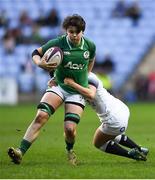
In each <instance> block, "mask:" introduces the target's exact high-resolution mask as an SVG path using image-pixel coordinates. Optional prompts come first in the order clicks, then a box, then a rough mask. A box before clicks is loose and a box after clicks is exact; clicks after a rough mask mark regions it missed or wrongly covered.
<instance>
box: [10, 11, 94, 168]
mask: <svg viewBox="0 0 155 180" xmlns="http://www.w3.org/2000/svg"><path fill="white" fill-rule="evenodd" d="M63 28H64V30H65V31H66V34H65V35H63V36H60V37H58V38H56V39H52V40H50V41H48V42H47V43H46V44H45V45H43V46H42V47H40V48H38V49H36V50H34V52H33V53H32V59H33V61H34V63H35V64H36V65H37V66H39V67H41V68H43V69H45V70H47V71H49V72H51V71H52V70H54V69H55V67H54V66H53V65H51V64H48V63H47V62H46V60H45V59H44V58H42V56H43V55H44V53H45V52H46V50H47V49H49V48H50V47H53V46H57V47H60V48H61V50H62V51H63V60H62V63H61V64H60V65H59V67H58V68H57V69H56V70H55V73H54V74H55V81H56V82H57V84H58V85H57V86H53V87H51V88H49V89H47V90H46V93H45V94H44V95H43V97H42V99H41V101H40V103H39V105H38V111H37V114H36V117H35V118H34V120H33V121H32V123H31V124H30V126H29V127H28V129H27V131H26V133H25V135H24V137H23V139H22V141H21V144H20V146H19V148H13V147H10V148H9V149H8V155H9V156H10V158H11V160H12V161H13V162H14V163H15V164H20V163H21V160H22V157H23V155H24V154H25V153H26V151H27V150H28V149H29V147H30V146H31V144H32V143H33V142H34V141H35V139H36V138H37V137H38V135H39V132H40V129H41V128H42V127H43V125H44V124H45V123H46V122H47V121H48V119H49V118H50V116H51V115H52V114H53V113H54V112H55V110H56V109H57V108H58V107H59V106H60V105H61V104H62V103H63V102H64V106H65V117H64V134H65V142H66V149H67V155H68V160H69V162H70V163H71V164H73V165H76V163H77V158H76V154H75V152H74V151H73V146H74V143H75V136H76V126H77V124H78V123H79V121H80V117H81V115H82V112H83V109H84V106H85V100H84V98H83V96H82V95H81V94H80V93H79V92H78V91H76V90H75V89H74V88H72V87H70V86H68V85H66V84H64V79H65V78H66V77H68V78H72V79H74V81H75V82H77V83H78V84H80V85H81V86H83V87H88V72H90V71H91V70H92V68H93V65H94V59H95V51H96V47H95V45H94V43H93V42H91V41H90V40H88V39H87V38H85V37H84V36H83V33H84V31H85V21H84V19H83V18H82V17H81V16H79V15H76V14H75V15H72V16H68V17H66V18H65V19H64V21H63Z"/></svg>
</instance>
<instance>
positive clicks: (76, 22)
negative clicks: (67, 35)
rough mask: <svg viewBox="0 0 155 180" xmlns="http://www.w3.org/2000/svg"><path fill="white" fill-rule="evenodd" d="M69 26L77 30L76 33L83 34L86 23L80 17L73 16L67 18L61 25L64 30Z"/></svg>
mask: <svg viewBox="0 0 155 180" xmlns="http://www.w3.org/2000/svg"><path fill="white" fill-rule="evenodd" d="M69 26H75V27H76V28H77V32H80V31H83V32H84V31H85V26H86V22H85V20H84V19H83V18H82V17H81V16H80V15H78V14H73V15H72V16H67V17H66V18H65V19H64V21H63V23H62V27H63V28H64V29H65V30H67V29H68V27H69Z"/></svg>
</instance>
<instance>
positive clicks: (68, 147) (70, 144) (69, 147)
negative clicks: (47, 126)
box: [65, 140, 74, 151]
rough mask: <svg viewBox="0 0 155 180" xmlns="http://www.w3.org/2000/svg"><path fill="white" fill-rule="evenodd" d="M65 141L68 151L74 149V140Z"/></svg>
mask: <svg viewBox="0 0 155 180" xmlns="http://www.w3.org/2000/svg"><path fill="white" fill-rule="evenodd" d="M65 142H66V149H67V151H70V150H71V149H73V146H74V142H73V143H69V142H67V140H65Z"/></svg>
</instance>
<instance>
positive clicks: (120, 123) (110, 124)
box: [98, 105, 130, 136]
mask: <svg viewBox="0 0 155 180" xmlns="http://www.w3.org/2000/svg"><path fill="white" fill-rule="evenodd" d="M129 115H130V112H129V109H128V107H127V106H126V105H124V106H122V108H120V111H119V112H118V113H116V112H115V113H110V112H109V114H104V115H101V114H100V115H98V116H99V118H100V120H101V119H102V120H101V121H102V124H101V125H100V127H99V129H100V130H101V131H102V132H103V133H104V134H109V135H116V136H117V135H119V134H122V133H124V132H125V131H126V129H127V126H128V120H129ZM104 116H106V117H104Z"/></svg>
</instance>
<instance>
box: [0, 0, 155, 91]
mask: <svg viewBox="0 0 155 180" xmlns="http://www.w3.org/2000/svg"><path fill="white" fill-rule="evenodd" d="M117 1H118V0H109V1H108V0H91V1H90V0H78V1H75V0H69V1H68V0H52V1H51V0H22V1H21V0H14V1H12V0H0V9H1V10H2V9H5V10H6V11H7V14H8V17H9V18H10V22H11V23H10V27H14V26H17V25H18V18H19V15H20V13H21V12H22V10H25V9H26V10H27V11H28V12H29V14H30V16H31V18H32V19H36V17H38V16H39V15H40V13H42V14H47V13H48V12H49V10H50V9H51V8H52V7H54V8H56V9H57V10H58V12H59V15H60V18H61V20H63V18H64V17H65V16H67V15H69V14H73V13H79V14H81V15H82V16H83V17H84V18H85V19H86V22H87V28H86V32H85V35H86V36H88V37H89V38H91V39H92V40H93V41H94V42H95V44H96V47H97V61H98V62H102V61H103V59H104V55H105V54H106V53H107V52H108V53H110V54H111V55H112V57H113V60H114V62H115V64H116V68H115V71H114V72H113V73H112V74H111V77H112V78H113V86H114V89H115V90H118V89H119V88H120V87H121V85H122V84H123V83H124V82H125V80H126V78H127V77H128V76H129V75H130V74H131V73H132V71H133V69H134V68H135V66H136V65H137V64H138V63H140V61H141V60H142V58H143V56H144V55H145V53H146V52H147V51H148V48H149V47H150V45H151V44H152V42H153V38H154V36H155V21H154V18H155V1H154V0H149V1H146V0H141V1H138V3H139V6H140V8H141V10H142V18H141V19H140V21H139V24H138V26H136V27H135V26H133V25H132V22H131V20H130V19H129V18H123V19H117V18H112V17H111V12H112V9H113V8H114V6H115V4H116V2H117ZM126 2H127V3H131V2H133V1H131V0H126ZM40 11H41V12H40ZM4 32H5V30H4V28H3V27H0V40H2V37H3V35H4ZM30 33H31V28H26V29H24V34H25V35H29V34H30ZM40 33H41V34H42V36H43V37H45V38H49V37H50V36H51V29H50V28H49V27H42V28H41V29H40ZM37 46H39V45H34V46H33V45H32V46H31V45H18V46H17V47H16V49H15V53H14V54H13V55H12V57H11V56H10V57H11V58H12V59H13V61H14V60H15V61H16V62H18V63H19V64H21V63H24V61H26V56H27V54H31V52H32V50H33V48H34V47H37ZM15 56H16V57H15ZM10 57H9V58H10ZM0 58H1V60H0V76H1V75H4V74H5V73H6V74H7V73H8V72H5V71H4V70H3V67H5V66H6V65H5V63H4V62H3V63H2V62H1V61H2V60H4V61H6V63H9V64H10V63H11V59H9V58H7V57H6V56H5V55H4V53H3V49H2V46H1V47H0ZM11 66H17V64H16V63H12V64H11ZM7 71H9V69H8V70H7ZM10 73H11V74H12V73H13V74H15V77H16V75H17V73H19V71H18V68H12V69H11V68H10ZM35 73H36V76H37V77H41V76H40V74H41V75H42V72H40V71H39V70H37V71H35ZM45 76H46V78H44V80H45V79H47V77H48V75H45ZM34 81H36V84H37V87H38V89H39V90H41V91H42V89H41V87H42V85H41V86H39V81H38V78H37V79H35V80H34ZM40 82H41V81H40ZM44 82H45V81H44ZM20 85H21V84H20ZM21 89H22V88H21ZM43 89H44V88H43ZM23 91H25V90H23Z"/></svg>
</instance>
